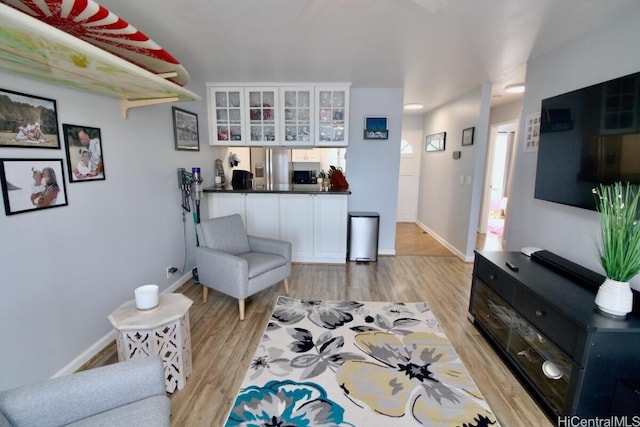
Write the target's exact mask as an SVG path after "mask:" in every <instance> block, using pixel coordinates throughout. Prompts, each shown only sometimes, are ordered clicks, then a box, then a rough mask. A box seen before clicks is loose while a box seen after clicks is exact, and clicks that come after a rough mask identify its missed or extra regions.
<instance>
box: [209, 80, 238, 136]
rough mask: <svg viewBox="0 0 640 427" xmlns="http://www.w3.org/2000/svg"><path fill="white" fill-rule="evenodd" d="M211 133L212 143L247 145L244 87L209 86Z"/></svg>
mask: <svg viewBox="0 0 640 427" xmlns="http://www.w3.org/2000/svg"><path fill="white" fill-rule="evenodd" d="M208 89H209V90H207V106H208V109H209V135H210V139H211V144H212V145H245V144H247V137H246V134H245V128H244V126H245V120H244V114H245V113H244V88H242V87H209V88H208Z"/></svg>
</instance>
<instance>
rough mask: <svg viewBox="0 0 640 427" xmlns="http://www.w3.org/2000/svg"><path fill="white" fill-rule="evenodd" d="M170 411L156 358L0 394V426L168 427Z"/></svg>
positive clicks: (161, 368) (159, 365) (162, 373)
mask: <svg viewBox="0 0 640 427" xmlns="http://www.w3.org/2000/svg"><path fill="white" fill-rule="evenodd" d="M170 410H171V402H170V401H169V398H168V397H167V394H166V391H165V387H164V368H163V366H162V360H161V359H160V358H159V357H144V358H139V359H133V360H129V361H126V362H121V363H116V364H113V365H107V366H103V367H100V368H95V369H90V370H88V371H82V372H78V373H75V374H71V375H67V376H63V377H58V378H53V379H50V380H47V381H44V382H41V383H37V384H30V385H25V386H22V387H17V388H14V389H11V390H6V391H0V427H4V426H38V427H49V426H52V427H53V426H63V425H74V426H85V427H86V426H90V427H96V426H119V427H120V426H131V427H134V426H135V427H138V426H162V427H169V415H170Z"/></svg>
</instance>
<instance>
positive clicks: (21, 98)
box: [0, 89, 60, 148]
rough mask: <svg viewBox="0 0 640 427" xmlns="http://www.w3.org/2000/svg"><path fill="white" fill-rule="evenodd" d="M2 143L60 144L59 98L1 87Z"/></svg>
mask: <svg viewBox="0 0 640 427" xmlns="http://www.w3.org/2000/svg"><path fill="white" fill-rule="evenodd" d="M0 111H2V120H0V147H28V148H60V138H59V137H58V111H57V110H56V101H54V100H53V99H47V98H40V97H39V96H34V95H27V94H24V93H19V92H12V91H10V90H5V89H0Z"/></svg>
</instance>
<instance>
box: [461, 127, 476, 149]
mask: <svg viewBox="0 0 640 427" xmlns="http://www.w3.org/2000/svg"><path fill="white" fill-rule="evenodd" d="M474 129H475V127H470V128H466V129H464V130H463V131H462V145H463V146H465V145H473V131H474Z"/></svg>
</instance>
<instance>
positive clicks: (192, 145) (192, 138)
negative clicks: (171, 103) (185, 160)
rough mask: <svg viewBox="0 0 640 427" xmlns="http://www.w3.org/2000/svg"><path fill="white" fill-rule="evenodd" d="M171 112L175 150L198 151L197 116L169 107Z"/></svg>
mask: <svg viewBox="0 0 640 427" xmlns="http://www.w3.org/2000/svg"><path fill="white" fill-rule="evenodd" d="M171 112H172V115H173V136H174V139H175V143H176V150H187V151H200V135H199V133H198V115H197V114H195V113H191V112H189V111H186V110H181V109H179V108H176V107H171Z"/></svg>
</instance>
